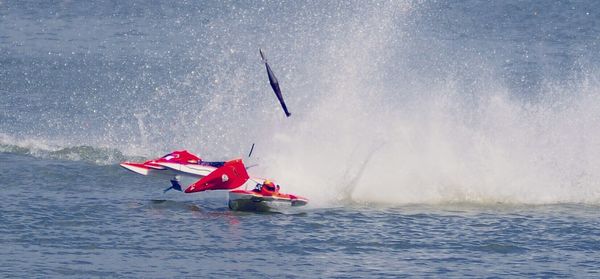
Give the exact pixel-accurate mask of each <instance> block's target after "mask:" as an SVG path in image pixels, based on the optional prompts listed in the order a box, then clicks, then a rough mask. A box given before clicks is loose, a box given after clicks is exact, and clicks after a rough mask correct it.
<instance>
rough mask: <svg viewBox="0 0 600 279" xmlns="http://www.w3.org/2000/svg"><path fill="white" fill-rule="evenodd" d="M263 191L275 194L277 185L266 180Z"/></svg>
mask: <svg viewBox="0 0 600 279" xmlns="http://www.w3.org/2000/svg"><path fill="white" fill-rule="evenodd" d="M263 190H266V191H268V192H275V183H273V182H272V181H270V180H268V179H267V180H265V181H264V182H263Z"/></svg>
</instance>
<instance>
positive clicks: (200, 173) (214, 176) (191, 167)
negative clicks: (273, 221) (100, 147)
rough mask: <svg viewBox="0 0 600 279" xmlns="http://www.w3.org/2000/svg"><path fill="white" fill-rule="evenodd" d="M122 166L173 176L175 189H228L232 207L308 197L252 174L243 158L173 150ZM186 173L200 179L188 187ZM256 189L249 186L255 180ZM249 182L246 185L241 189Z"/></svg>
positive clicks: (256, 207)
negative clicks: (220, 159) (213, 159)
mask: <svg viewBox="0 0 600 279" xmlns="http://www.w3.org/2000/svg"><path fill="white" fill-rule="evenodd" d="M120 165H121V167H123V168H125V169H127V170H129V171H132V172H135V173H137V174H141V175H145V176H152V177H157V178H163V179H170V181H171V187H169V188H167V189H165V192H166V191H169V190H171V189H173V190H177V191H181V192H184V193H196V192H203V191H213V190H228V191H230V192H229V203H228V204H229V208H230V209H232V210H242V211H264V210H269V209H271V208H274V207H281V206H294V207H295V206H303V205H306V204H307V203H308V199H306V198H303V197H300V196H296V195H292V194H284V193H280V192H279V189H280V186H279V185H277V184H275V183H273V182H272V181H270V180H266V179H262V178H257V177H252V178H251V177H250V176H249V175H248V172H247V171H246V169H247V168H246V166H245V165H244V163H243V162H242V159H233V160H229V161H225V162H209V161H204V160H202V159H201V158H200V157H198V156H196V155H194V154H192V153H190V152H188V151H187V150H177V151H173V152H171V153H169V154H167V155H165V156H162V157H160V158H156V159H152V160H148V161H146V162H143V163H135V162H123V163H121V164H120ZM182 177H188V178H193V179H195V180H197V181H195V182H193V183H191V184H190V185H188V186H187V187H186V188H185V189H184V188H183V187H182V186H181V184H180V181H181V178H182ZM253 183H254V184H255V185H254V189H252V190H247V189H248V187H249V186H250V185H252V184H253ZM242 186H245V188H244V189H241V188H242Z"/></svg>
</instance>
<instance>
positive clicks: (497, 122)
mask: <svg viewBox="0 0 600 279" xmlns="http://www.w3.org/2000/svg"><path fill="white" fill-rule="evenodd" d="M182 5H183V4H182ZM439 5H441V6H438V4H433V3H429V4H424V3H420V2H412V1H408V2H395V3H389V2H375V3H368V4H365V3H362V2H360V1H358V2H356V3H352V2H344V3H301V2H298V3H295V4H293V5H290V4H284V3H279V4H277V3H276V4H275V5H267V6H262V5H245V4H221V6H219V5H216V4H215V6H214V7H213V6H211V5H208V6H207V7H203V8H202V9H201V8H200V7H191V10H192V11H196V12H197V13H198V14H197V15H194V14H190V13H182V11H185V10H188V8H190V7H187V6H185V5H183V6H182V7H178V8H174V9H175V10H174V11H166V13H167V14H171V12H172V14H173V15H171V16H172V18H171V19H173V21H171V20H170V21H169V24H163V23H164V22H163V21H161V20H154V21H153V20H149V19H148V18H146V17H144V15H136V16H135V17H131V18H128V20H130V21H131V22H132V24H133V26H134V27H132V30H133V31H136V32H137V33H136V32H130V31H132V30H120V29H119V28H124V27H115V26H102V28H104V29H103V30H113V31H115V34H120V35H115V36H114V38H113V39H111V40H113V41H111V42H109V43H111V44H112V45H108V46H106V45H103V44H104V43H101V42H97V40H93V39H92V40H90V41H91V42H92V44H94V43H96V44H99V45H101V46H104V47H105V48H107V49H108V50H107V52H106V53H94V52H92V53H87V54H85V53H84V54H81V53H79V52H78V51H77V50H75V49H73V52H72V53H73V54H71V55H68V57H67V58H65V57H62V56H61V57H57V56H55V55H54V54H51V55H50V56H51V58H47V57H46V56H47V55H46V54H45V53H44V54H38V56H36V57H34V58H32V60H31V62H30V63H29V64H26V65H25V66H14V67H24V69H21V68H18V69H17V70H15V72H31V73H32V74H31V75H34V76H35V77H36V78H34V79H33V83H36V84H34V85H22V84H17V83H14V84H13V83H12V82H9V81H7V80H9V77H10V75H8V76H7V78H6V79H5V83H7V86H5V88H8V89H7V90H8V91H7V92H9V94H6V95H5V96H3V98H6V102H4V103H6V104H11V106H10V107H9V106H7V107H6V110H4V111H5V114H4V115H3V116H2V117H3V119H11V120H14V121H8V120H7V121H4V120H3V124H2V125H1V126H0V132H2V133H4V134H8V135H10V136H4V137H3V138H2V142H1V143H2V144H3V145H8V146H13V147H14V146H17V147H24V146H25V148H29V147H27V144H25V145H23V144H22V143H21V142H22V139H25V138H26V139H30V141H31V140H33V141H36V142H38V143H39V144H38V145H40V144H41V145H44V144H50V145H53V146H54V145H57V146H60V147H59V148H58V149H62V148H71V147H81V146H82V145H85V146H93V147H95V148H105V147H111V148H116V149H118V152H122V153H123V154H126V155H120V156H132V155H137V156H144V157H150V156H156V155H162V154H163V153H166V152H168V151H170V150H171V149H184V148H185V149H189V150H191V151H193V152H197V153H199V154H200V155H201V156H202V157H203V158H210V159H214V160H221V159H229V158H231V157H233V156H235V155H236V154H245V153H246V151H247V149H248V148H249V147H250V145H251V144H252V143H254V142H255V143H256V144H257V149H256V150H255V152H256V156H257V158H255V159H253V160H257V161H258V163H259V167H258V168H257V169H256V172H257V174H259V175H260V176H265V175H267V176H270V177H274V178H276V179H278V181H279V182H280V183H282V185H284V189H285V190H286V191H287V192H293V193H298V194H300V195H306V196H308V197H310V198H311V199H312V200H313V201H314V203H315V204H316V205H318V206H331V205H336V204H338V203H343V202H359V203H384V204H392V205H398V204H410V203H448V202H450V203H454V202H458V203H462V202H468V203H470V202H474V203H526V204H543V203H563V202H566V203H571V202H573V203H592V204H597V203H599V202H600V185H598V182H597V181H600V179H599V178H600V177H598V176H599V175H598V174H599V173H600V162H599V161H598V160H599V159H597V158H600V156H599V155H600V145H599V144H600V142H599V140H597V138H598V132H596V131H600V129H598V128H600V127H598V125H599V124H598V123H600V122H599V121H598V120H599V119H598V118H600V106H599V105H598V104H599V102H598V99H599V97H600V91H599V89H600V82H599V80H598V74H597V73H598V71H597V70H595V64H594V63H595V61H597V57H595V56H593V54H590V53H593V52H594V49H591V50H584V49H585V48H581V49H566V46H564V45H562V44H560V43H556V40H553V38H549V39H544V38H523V37H522V34H520V33H519V34H511V32H513V31H514V30H518V26H511V25H510V23H509V22H511V21H510V20H507V18H505V16H504V15H502V14H494V11H489V12H487V13H488V14H486V15H485V16H488V17H491V18H495V19H496V20H498V21H500V22H502V23H503V24H505V25H506V26H503V30H504V31H502V30H501V31H497V30H495V29H489V28H488V26H487V25H485V24H480V23H482V22H485V19H481V18H470V17H466V16H465V15H464V14H460V13H461V12H464V9H465V7H462V6H460V5H456V6H455V7H444V6H443V4H439ZM532 5H534V6H535V4H532ZM534 8H535V7H531V9H534ZM150 12H151V11H150ZM490 13H491V14H490ZM498 13H500V12H498ZM557 13H558V12H557ZM456 14H459V16H456ZM174 15H177V16H174ZM9 16H10V15H9ZM100 16H101V15H99V16H98V18H100ZM147 16H148V17H151V18H152V15H147ZM511 16H515V17H517V16H519V15H518V14H517V15H511ZM553 16H555V15H553V14H552V13H549V14H547V15H541V16H540V18H538V19H537V20H539V21H540V22H541V23H546V21H547V20H548V18H552V17H553ZM167 18H168V16H167ZM453 18H458V19H457V21H458V20H461V21H458V22H453V23H452V24H449V25H448V26H445V24H446V23H447V21H444V20H448V19H453ZM147 21H149V23H148V26H149V27H147V26H145V23H146V22H147ZM92 22H94V21H93V20H92ZM473 22H475V23H473ZM565 24H566V25H565V26H559V27H561V28H562V29H564V30H568V29H569V28H570V26H569V25H568V24H569V23H568V22H567V23H565ZM66 25H67V27H60V26H57V27H56V29H58V31H57V32H58V35H57V36H63V35H64V34H63V32H65V30H67V31H68V30H70V29H73V28H75V26H77V25H81V26H85V25H86V24H85V23H84V22H83V20H82V19H80V18H78V17H74V18H72V19H71V20H70V21H68V22H67V23H66ZM479 25H481V26H479ZM542 25H543V24H542ZM24 26H28V25H24ZM5 28H10V27H5ZM29 28H35V27H29ZM61 28H62V29H61ZM591 28H592V29H593V27H591ZM156 30H158V31H156ZM124 31H127V32H124ZM529 31H531V33H534V32H533V31H536V30H526V32H529ZM542 31H544V30H542ZM592 31H593V30H592ZM592 31H589V32H592ZM582 32H583V31H582ZM542 33H543V32H542ZM4 34H8V35H10V36H18V35H11V33H10V32H5V33H4ZM83 34H84V36H85V34H86V33H85V32H83ZM136 34H138V35H136ZM140 34H141V35H140ZM161 35H164V38H162V37H161ZM567 35H572V36H575V38H578V41H577V42H578V43H581V44H586V42H587V41H586V40H589V39H586V38H587V37H586V36H584V35H585V34H584V35H580V34H578V33H577V34H567ZM567 35H565V37H568V36H567ZM90 36H91V35H90ZM505 36H508V37H509V38H510V39H511V40H504V37H505ZM34 39H35V38H34ZM37 40H43V38H42V39H40V38H37ZM153 41H159V42H163V43H165V42H166V41H169V42H170V43H169V44H168V47H165V46H163V45H161V46H156V45H154V44H153V43H152V42H153ZM178 42H179V43H178ZM559 42H560V40H559ZM86 43H89V41H86ZM74 45H79V46H83V45H84V43H83V42H79V41H77V40H75V43H74ZM53 47H54V48H56V49H53ZM259 47H264V48H266V50H267V52H268V53H269V57H270V62H271V63H272V66H273V70H274V71H275V72H276V73H277V75H278V77H279V79H280V83H281V86H282V90H283V91H284V95H285V96H286V100H287V102H288V106H289V107H290V110H291V111H292V113H293V116H292V117H291V118H290V119H284V117H282V114H281V112H280V111H279V108H278V106H277V104H276V100H275V99H274V98H273V96H272V93H271V92H270V91H269V88H268V82H267V80H266V75H265V73H264V69H263V68H262V65H261V64H260V58H259V57H258V49H259ZM32 48H34V51H33V52H35V51H36V50H37V49H35V47H34V46H32ZM49 48H50V49H51V52H52V51H55V52H60V49H61V46H60V45H59V43H54V44H50V45H49ZM121 48H122V49H124V50H119V49H121ZM90 49H93V48H90ZM98 49H100V47H99V48H98ZM140 49H143V51H140ZM556 53H559V54H562V56H558V55H555V56H552V55H553V54H556ZM595 53H597V51H596V52H595ZM11 55H13V56H14V57H17V58H19V59H21V57H23V56H22V54H19V53H18V51H15V52H14V53H13V54H11ZM590 55H592V59H587V58H588V56H590ZM13 56H11V57H13ZM65 56H67V55H65ZM549 57H550V58H549ZM552 57H555V58H552ZM119 59H123V60H119ZM553 59H554V60H553ZM15 60H18V59H15ZM57 61H59V62H60V63H58V62H57ZM115 61H120V62H118V63H117V62H115ZM581 61H590V62H589V63H588V64H586V63H583V62H581ZM63 62H64V65H65V66H64V67H63V66H62V65H63ZM69 63H70V64H69ZM95 63H97V64H95ZM565 65H567V66H566V67H565ZM77 71H79V72H81V71H83V72H84V73H85V74H78V73H77ZM94 72H97V73H99V74H98V75H93V74H92V75H90V73H94ZM9 74H10V73H9ZM73 76H74V77H73ZM89 76H93V78H91V79H90V77H89ZM67 77H69V78H67ZM54 79H59V80H61V79H62V80H63V81H65V80H73V84H74V85H61V84H62V83H57V84H54V83H53V81H52V80H54ZM10 80H16V78H14V79H10ZM65 84H69V83H68V82H65ZM53 88H54V89H53ZM10 92H16V93H15V94H10ZM22 95H25V96H27V97H25V99H26V100H25V101H23V100H22V98H23V97H21V96H22ZM52 98H55V100H51V99H52ZM3 100H4V99H3ZM37 101H39V102H41V103H42V104H45V106H46V107H45V108H44V109H43V110H40V109H39V107H37V105H33V104H34V103H36V102H37ZM23 104H27V105H23ZM22 127H27V129H22ZM48 127H50V128H48ZM82 128H83V129H82ZM82 130H84V131H82ZM11 148H12V147H11ZM42 149H44V150H52V151H56V149H57V148H42ZM100 152H101V153H102V152H104V151H100ZM34 153H35V152H34ZM76 154H79V153H77V152H76ZM102 154H104V153H102ZM117 157H118V156H117ZM58 158H61V159H65V158H66V159H69V158H70V157H69V156H62V157H60V156H59V157H58ZM119 158H120V157H119ZM102 160H103V159H100V161H102ZM107 160H108V161H110V162H112V160H114V159H107ZM92 161H98V160H96V159H93V160H92ZM253 171H254V170H253Z"/></svg>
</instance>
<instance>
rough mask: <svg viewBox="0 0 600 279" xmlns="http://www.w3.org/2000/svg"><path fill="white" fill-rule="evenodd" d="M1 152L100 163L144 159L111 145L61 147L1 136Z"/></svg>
mask: <svg viewBox="0 0 600 279" xmlns="http://www.w3.org/2000/svg"><path fill="white" fill-rule="evenodd" d="M0 152H6V153H15V154H24V155H30V156H33V157H36V158H42V159H55V160H69V161H82V162H88V163H93V164H98V165H110V164H116V163H119V162H122V161H126V160H143V159H144V158H143V157H141V156H127V155H124V154H123V153H122V152H121V151H119V150H118V149H115V148H110V147H94V146H88V145H80V146H71V147H61V146H60V145H56V144H49V143H48V142H47V141H46V140H32V139H29V140H14V139H10V137H8V136H6V135H3V136H2V137H0Z"/></svg>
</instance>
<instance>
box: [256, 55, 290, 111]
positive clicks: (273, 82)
mask: <svg viewBox="0 0 600 279" xmlns="http://www.w3.org/2000/svg"><path fill="white" fill-rule="evenodd" d="M259 51H260V57H261V58H262V62H263V63H265V67H266V68H267V74H268V75H269V82H270V83H271V87H272V88H273V92H275V96H277V99H279V103H280V104H281V107H282V108H283V111H284V112H285V116H287V117H290V115H292V114H291V113H290V112H289V111H288V109H287V106H286V105H285V101H284V100H283V95H281V89H279V82H278V81H277V78H276V77H275V74H274V73H273V71H272V70H271V67H270V66H269V63H267V58H266V57H265V54H264V53H263V51H262V49H259Z"/></svg>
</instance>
